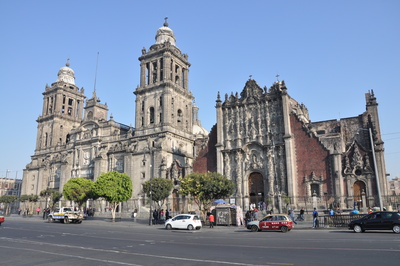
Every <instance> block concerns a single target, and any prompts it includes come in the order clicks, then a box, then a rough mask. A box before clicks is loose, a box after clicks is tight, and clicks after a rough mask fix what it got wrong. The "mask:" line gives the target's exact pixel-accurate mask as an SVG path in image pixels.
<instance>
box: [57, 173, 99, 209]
mask: <svg viewBox="0 0 400 266" xmlns="http://www.w3.org/2000/svg"><path fill="white" fill-rule="evenodd" d="M94 186H95V183H94V182H93V181H92V180H90V179H86V178H72V179H70V180H68V182H67V183H65V185H64V188H63V195H64V197H65V198H66V199H68V200H72V201H74V202H76V203H78V205H79V208H81V207H82V205H83V204H84V203H85V202H86V201H87V200H88V199H93V198H95V194H94Z"/></svg>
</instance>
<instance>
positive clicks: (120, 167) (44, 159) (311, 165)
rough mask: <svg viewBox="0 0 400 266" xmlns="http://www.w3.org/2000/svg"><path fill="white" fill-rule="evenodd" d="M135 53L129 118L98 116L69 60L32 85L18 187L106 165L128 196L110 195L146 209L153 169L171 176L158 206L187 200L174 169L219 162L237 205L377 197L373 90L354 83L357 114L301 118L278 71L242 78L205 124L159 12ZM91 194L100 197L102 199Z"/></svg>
mask: <svg viewBox="0 0 400 266" xmlns="http://www.w3.org/2000/svg"><path fill="white" fill-rule="evenodd" d="M139 61H140V85H138V87H137V88H136V89H135V91H134V94H135V96H136V100H135V108H136V109H135V127H132V126H127V125H124V124H121V123H118V122H116V121H114V119H113V117H112V116H110V117H109V114H108V112H109V110H108V106H107V105H106V104H103V103H101V101H100V99H99V97H98V96H97V94H96V91H95V90H94V91H93V93H92V96H91V98H88V99H86V96H85V91H84V89H83V88H81V89H79V87H78V86H77V85H76V84H75V73H74V71H73V70H72V68H70V64H69V62H67V64H66V66H64V67H62V68H61V69H60V70H59V71H58V78H57V80H56V81H55V82H54V83H52V84H51V86H48V85H46V87H45V90H44V92H43V108H42V114H41V115H40V116H39V117H38V119H37V123H38V127H37V138H36V148H35V152H34V155H32V156H31V162H30V163H29V164H27V166H26V168H25V169H24V175H23V185H22V193H21V194H28V195H30V194H36V195H40V192H41V191H43V190H45V189H48V188H50V189H58V190H60V191H62V189H63V185H64V184H65V183H66V182H67V181H68V180H69V179H71V178H87V179H91V180H93V181H96V179H97V177H98V176H100V175H101V174H102V173H104V172H107V171H118V172H124V173H126V174H128V175H129V176H130V177H131V179H132V183H133V196H132V198H131V199H130V200H128V201H127V202H124V203H122V206H121V210H122V212H126V213H130V212H132V211H133V210H134V209H138V210H139V212H143V213H145V212H147V213H148V210H149V208H148V207H149V206H148V201H147V198H146V196H145V194H144V193H143V191H142V184H143V183H144V182H146V181H148V180H150V179H151V178H153V177H162V178H168V179H171V180H172V181H173V183H174V186H175V187H174V190H173V191H172V193H171V196H170V197H169V199H168V200H167V202H166V206H165V208H168V209H172V210H173V211H175V212H182V211H191V210H193V208H194V207H195V206H191V201H190V200H188V199H187V198H185V197H184V196H182V195H179V193H178V189H179V179H180V178H182V177H184V176H185V175H187V174H189V173H192V172H207V171H213V172H218V173H221V174H223V175H225V176H226V177H227V178H229V179H231V180H232V181H234V183H235V184H236V188H235V191H234V194H233V195H231V197H230V198H229V199H227V200H229V202H230V203H232V204H236V205H239V206H242V207H243V208H244V209H245V210H246V209H248V208H249V206H250V205H251V204H253V203H255V204H257V203H258V202H265V203H267V205H268V206H269V208H276V209H279V210H280V211H282V209H281V208H282V206H289V205H290V206H292V207H294V208H300V207H304V206H316V204H317V207H318V208H328V206H329V207H336V206H338V207H339V206H340V207H341V208H346V207H349V206H353V203H354V202H357V204H359V205H361V207H366V206H368V207H369V206H376V205H379V199H380V198H381V196H380V195H381V193H382V195H385V194H386V193H387V178H386V169H385V161H384V148H383V141H382V139H381V132H380V126H379V117H378V109H377V107H378V104H377V101H376V98H375V96H374V93H373V92H372V91H371V92H368V93H366V94H365V96H366V98H365V99H366V111H365V112H364V113H362V114H361V115H359V116H356V117H350V118H344V119H340V120H339V121H338V120H329V121H321V122H311V121H310V119H309V115H308V110H307V108H306V107H305V106H304V105H303V104H299V103H298V102H296V101H295V100H294V99H292V98H291V97H290V96H289V94H288V89H287V88H286V86H285V83H284V81H276V82H275V83H274V84H273V85H272V86H271V87H270V88H266V87H264V88H261V87H260V86H259V85H258V84H257V82H256V81H255V80H253V79H252V78H250V79H249V80H248V81H247V82H246V83H245V85H244V88H243V90H242V92H240V94H239V93H236V94H231V95H228V94H226V95H225V97H224V99H223V98H221V96H220V93H219V92H218V94H217V93H216V114H217V123H216V125H215V126H214V127H213V128H212V129H211V132H208V131H207V130H206V129H204V128H203V127H202V125H201V123H200V121H199V119H198V112H199V108H198V107H197V106H196V104H195V97H194V96H193V94H192V92H191V91H190V90H189V67H190V63H189V61H188V55H187V54H184V53H182V52H181V50H180V49H179V48H178V47H177V46H176V39H175V35H174V32H173V31H172V30H171V29H170V28H169V26H168V23H167V22H165V23H164V25H163V26H162V27H160V28H159V29H158V30H157V33H156V36H155V43H154V44H153V45H152V46H151V47H150V48H149V49H146V48H143V49H142V51H141V55H140V57H139ZM371 141H372V142H371ZM371 148H374V150H372V149H371ZM38 204H44V202H43V201H41V202H39V203H38ZM90 204H94V205H93V206H90V207H96V208H97V209H98V210H99V211H103V210H105V209H107V203H106V202H104V201H98V202H91V203H90ZM90 204H89V205H90ZM96 204H97V205H96ZM41 207H44V206H41ZM88 207H89V206H88Z"/></svg>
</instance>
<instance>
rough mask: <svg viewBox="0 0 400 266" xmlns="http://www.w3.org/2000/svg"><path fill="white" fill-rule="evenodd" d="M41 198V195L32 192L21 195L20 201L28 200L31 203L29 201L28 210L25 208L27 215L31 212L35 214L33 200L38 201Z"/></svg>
mask: <svg viewBox="0 0 400 266" xmlns="http://www.w3.org/2000/svg"><path fill="white" fill-rule="evenodd" d="M38 200H39V196H38V195H33V194H30V195H21V196H20V197H19V201H20V202H26V201H28V202H29V203H28V208H26V210H24V215H25V214H26V215H28V214H29V213H31V214H33V205H32V203H33V202H37V201H38ZM26 211H27V212H26Z"/></svg>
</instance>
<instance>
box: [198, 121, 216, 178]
mask: <svg viewBox="0 0 400 266" xmlns="http://www.w3.org/2000/svg"><path fill="white" fill-rule="evenodd" d="M208 138H209V139H208V143H207V146H206V147H205V148H204V149H203V150H201V151H200V152H199V155H198V156H197V158H196V159H195V160H194V162H193V172H195V173H207V172H217V149H216V148H215V145H216V144H217V126H216V125H214V126H213V127H212V129H211V132H210V134H209V135H208Z"/></svg>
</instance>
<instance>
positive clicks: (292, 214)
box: [288, 208, 297, 224]
mask: <svg viewBox="0 0 400 266" xmlns="http://www.w3.org/2000/svg"><path fill="white" fill-rule="evenodd" d="M288 214H289V216H290V219H292V221H293V222H294V223H295V224H297V222H296V221H295V219H294V210H292V209H291V208H289V211H288Z"/></svg>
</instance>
